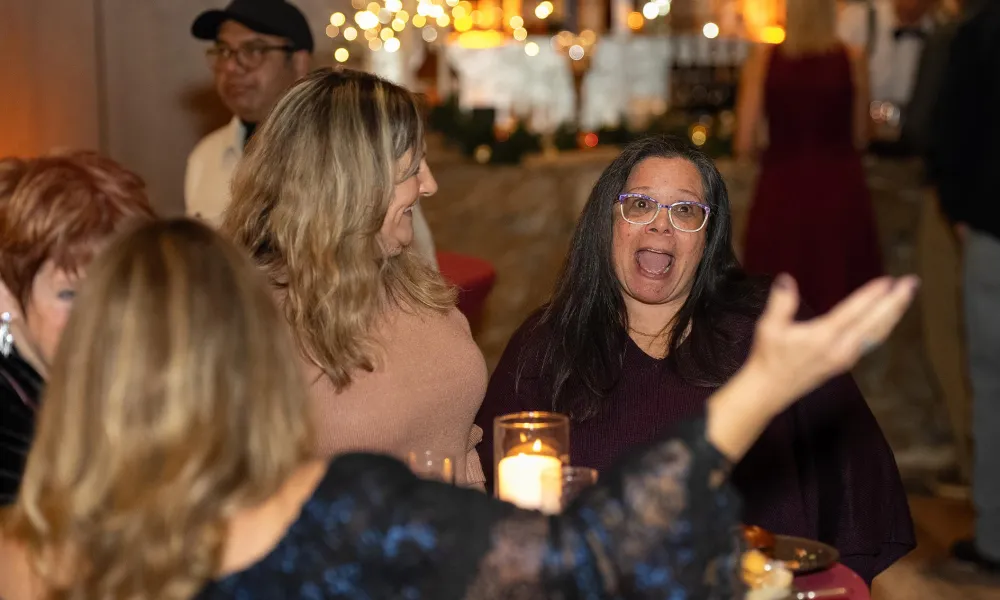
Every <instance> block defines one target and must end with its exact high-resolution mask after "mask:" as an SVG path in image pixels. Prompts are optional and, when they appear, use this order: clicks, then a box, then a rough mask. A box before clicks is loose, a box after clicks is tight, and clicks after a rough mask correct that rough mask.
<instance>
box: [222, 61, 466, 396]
mask: <svg viewBox="0 0 1000 600" xmlns="http://www.w3.org/2000/svg"><path fill="white" fill-rule="evenodd" d="M423 136H424V129H423V121H422V117H421V114H420V111H419V108H418V105H417V102H416V100H415V98H414V96H413V95H412V94H411V93H410V92H408V91H407V90H405V89H403V88H401V87H399V86H397V85H394V84H392V83H389V82H388V81H385V80H383V79H380V78H379V77H377V76H375V75H372V74H370V73H363V72H359V71H352V70H347V69H344V70H331V69H321V70H319V71H316V72H314V73H313V74H311V75H309V76H308V77H306V78H305V79H303V80H302V81H300V82H299V83H298V84H296V85H295V86H294V87H293V88H292V89H291V90H290V91H289V92H288V93H287V94H286V95H285V96H284V98H282V99H281V101H279V102H278V104H277V106H275V108H274V109H273V110H272V112H271V114H270V115H269V116H268V118H267V119H266V120H265V121H264V123H263V124H262V125H261V127H260V128H259V129H258V130H257V132H256V133H255V134H254V137H253V139H252V141H251V142H250V144H249V146H248V148H247V153H246V155H245V156H244V158H243V160H242V161H241V163H240V166H239V167H238V168H237V171H236V173H235V175H234V179H233V184H232V196H233V200H232V204H231V205H230V206H229V208H228V210H227V211H226V213H225V217H224V223H223V226H222V228H223V231H224V232H225V233H226V234H228V235H229V236H231V237H232V239H234V240H235V241H236V242H237V243H238V244H239V245H241V246H243V247H244V248H246V249H247V250H248V251H249V252H250V254H251V255H252V256H253V257H254V259H255V260H256V261H257V263H258V265H260V266H261V267H262V268H263V269H264V271H265V272H266V273H267V275H268V278H269V279H270V282H271V284H272V285H273V286H274V287H275V288H277V289H278V290H279V296H280V297H281V299H282V305H283V309H284V313H285V317H286V318H287V319H288V321H289V323H291V325H292V330H293V332H294V334H295V336H296V338H297V341H298V343H299V347H300V349H301V351H302V353H303V354H304V355H305V356H306V357H307V358H308V359H309V360H311V361H312V362H313V363H315V364H316V365H317V366H318V367H319V368H320V369H322V370H323V371H324V372H325V373H326V375H327V376H329V378H330V379H331V380H332V382H333V384H334V386H335V388H336V389H337V390H341V389H343V388H345V387H346V386H348V385H349V384H350V382H351V374H352V373H353V372H356V371H357V370H359V369H363V370H368V371H371V370H373V369H374V368H375V360H376V358H377V351H378V347H377V343H376V342H375V341H374V340H373V334H374V332H375V329H376V328H377V327H378V325H379V324H380V323H381V322H382V321H383V319H384V317H385V312H386V311H388V310H391V309H394V308H401V309H403V310H413V309H420V308H429V309H432V310H436V311H442V312H443V311H446V310H448V309H450V308H452V307H453V306H454V305H455V292H454V290H453V289H452V288H451V287H450V286H448V285H447V284H445V282H444V281H443V280H442V279H441V276H440V275H439V274H438V273H437V272H436V271H434V270H433V269H431V268H429V267H428V266H427V265H426V263H425V262H424V261H423V260H422V259H421V258H419V257H418V256H417V255H416V254H415V251H414V250H412V249H410V248H404V249H403V251H402V252H401V253H400V254H399V255H397V256H387V255H386V252H385V251H384V250H383V247H382V245H381V243H380V241H379V235H378V233H379V230H380V229H381V227H382V223H383V221H384V220H385V216H386V213H387V210H388V207H389V203H390V201H391V200H392V198H393V193H394V189H395V186H396V184H397V183H398V182H400V181H404V180H406V179H407V178H409V177H411V176H413V175H415V174H416V172H417V170H418V169H419V167H420V161H421V160H422V156H423V142H424V139H423Z"/></svg>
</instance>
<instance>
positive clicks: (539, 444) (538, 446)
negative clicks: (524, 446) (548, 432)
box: [531, 440, 542, 452]
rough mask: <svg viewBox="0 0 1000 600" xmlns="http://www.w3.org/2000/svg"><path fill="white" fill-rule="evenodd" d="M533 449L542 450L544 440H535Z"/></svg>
mask: <svg viewBox="0 0 1000 600" xmlns="http://www.w3.org/2000/svg"><path fill="white" fill-rule="evenodd" d="M531 449H532V450H534V451H535V452H541V451H542V440H535V443H534V444H532V445H531Z"/></svg>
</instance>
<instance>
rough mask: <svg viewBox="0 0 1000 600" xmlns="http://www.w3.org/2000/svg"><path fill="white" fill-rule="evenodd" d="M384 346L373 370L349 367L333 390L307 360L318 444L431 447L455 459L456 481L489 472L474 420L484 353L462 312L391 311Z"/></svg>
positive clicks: (326, 452)
mask: <svg viewBox="0 0 1000 600" xmlns="http://www.w3.org/2000/svg"><path fill="white" fill-rule="evenodd" d="M377 339H378V341H379V343H380V346H381V349H382V350H383V352H382V354H381V356H379V357H378V359H377V361H376V368H375V371H374V372H371V373H368V372H365V371H360V372H357V373H354V374H353V380H352V382H351V385H350V386H348V387H347V388H346V389H344V390H343V391H342V392H341V393H339V394H338V393H337V392H336V391H335V390H334V388H333V384H332V383H331V382H330V380H329V378H327V377H326V376H325V375H323V373H322V371H320V369H319V368H318V367H316V366H315V365H312V364H310V365H308V366H307V375H308V377H309V379H308V380H307V381H309V382H311V383H312V384H311V386H310V388H309V400H310V403H311V409H312V413H313V418H314V424H315V427H316V438H317V443H318V445H319V451H320V452H321V453H322V455H323V456H332V455H335V454H341V453H344V452H350V451H366V452H377V453H382V454H389V455H392V456H395V457H397V458H400V459H404V458H405V456H406V453H407V452H409V451H411V450H412V451H418V452H422V451H425V450H433V451H435V452H440V453H443V454H444V455H447V456H451V457H453V458H454V460H455V478H456V482H457V483H458V485H462V486H474V487H480V488H481V487H482V486H483V483H484V481H485V479H486V477H485V475H484V474H483V469H482V466H481V465H480V463H479V456H478V455H477V454H476V445H477V444H478V443H479V442H480V440H482V437H483V432H482V430H481V429H479V427H477V426H475V425H473V423H472V421H473V419H474V418H475V417H476V413H477V412H478V411H479V405H480V404H481V403H482V401H483V396H484V395H485V394H486V381H487V371H486V362H485V361H484V360H483V354H482V352H480V350H479V347H478V346H476V343H475V341H473V339H472V334H471V333H470V331H469V323H468V321H466V320H465V317H464V316H463V315H462V313H460V312H458V310H457V309H452V310H451V311H449V312H448V313H447V314H440V313H437V312H433V311H430V310H419V311H417V312H416V313H414V312H403V311H401V310H400V311H395V312H393V313H392V315H391V316H390V317H389V319H388V320H387V322H386V323H385V324H384V325H383V326H382V327H381V328H380V331H379V332H378V338H377Z"/></svg>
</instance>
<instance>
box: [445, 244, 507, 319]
mask: <svg viewBox="0 0 1000 600" xmlns="http://www.w3.org/2000/svg"><path fill="white" fill-rule="evenodd" d="M437 260H438V268H439V269H440V270H441V275H443V276H444V278H445V280H447V281H448V282H450V283H452V284H453V285H455V287H457V288H458V289H459V293H458V310H460V311H462V314H464V315H465V318H467V319H468V320H469V323H470V325H471V326H472V327H473V328H474V327H475V326H476V325H477V323H478V321H479V318H480V316H481V315H482V312H483V305H484V304H485V303H486V297H487V296H489V294H490V290H492V289H493V283H494V282H495V281H496V270H495V269H494V268H493V265H492V264H490V263H489V262H488V261H485V260H483V259H481V258H476V257H474V256H466V255H464V254H455V253H453V252H438V253H437Z"/></svg>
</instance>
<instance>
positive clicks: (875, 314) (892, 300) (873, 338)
mask: <svg viewBox="0 0 1000 600" xmlns="http://www.w3.org/2000/svg"><path fill="white" fill-rule="evenodd" d="M918 285H919V280H918V279H917V278H916V277H913V276H908V277H902V278H900V279H897V280H895V281H894V282H893V285H892V286H891V287H890V288H889V289H888V290H885V291H884V292H883V293H882V295H881V296H879V297H877V298H875V300H874V301H873V302H872V303H871V304H869V305H868V306H867V309H866V310H865V311H864V312H862V313H859V314H856V315H852V317H853V318H852V319H851V321H850V322H845V323H841V324H840V325H841V329H840V333H839V334H838V336H837V339H836V341H835V342H834V346H833V348H832V350H833V351H834V352H836V353H839V354H843V355H845V356H847V357H849V358H850V360H851V363H852V364H853V362H854V361H856V360H857V359H858V358H860V357H861V355H862V354H864V353H865V352H867V351H869V350H871V349H872V348H874V347H875V346H877V345H879V344H881V343H882V342H884V341H885V340H886V338H888V337H889V334H890V333H892V330H893V328H895V327H896V324H897V323H899V320H900V319H902V318H903V315H904V314H905V313H906V309H907V308H909V306H910V303H911V302H912V301H913V297H914V294H915V292H916V290H917V287H918Z"/></svg>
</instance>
